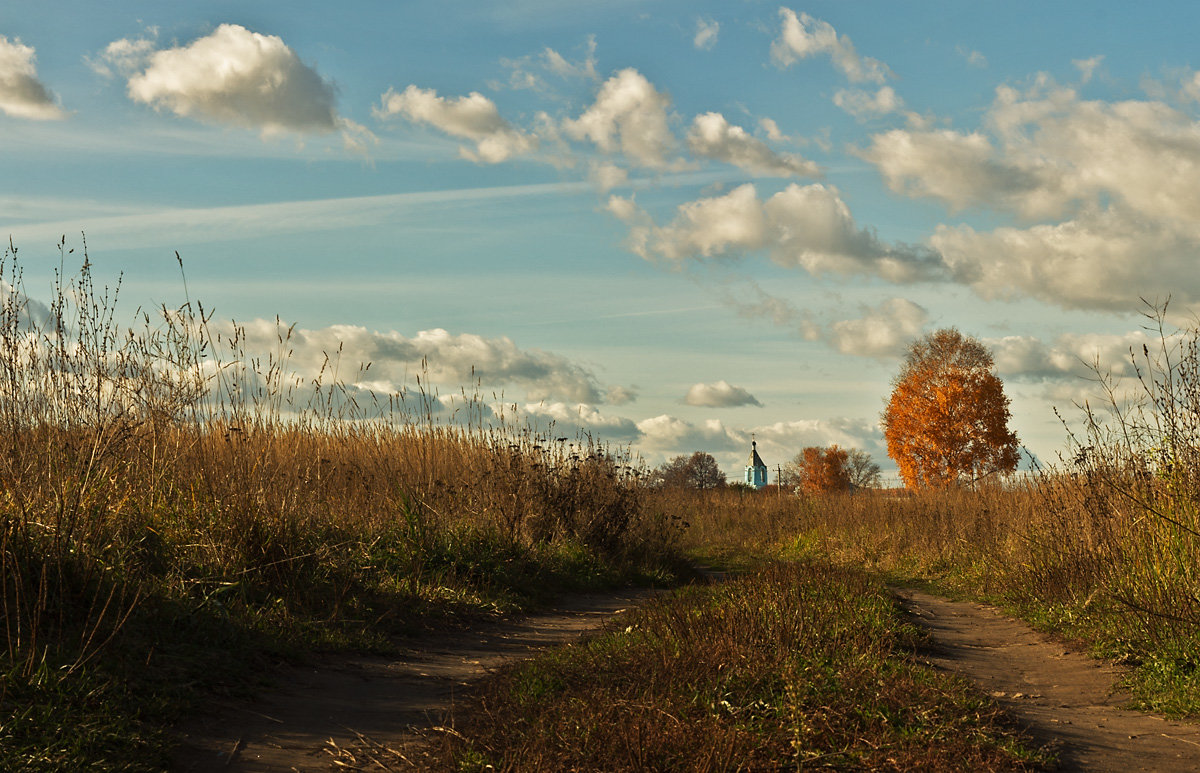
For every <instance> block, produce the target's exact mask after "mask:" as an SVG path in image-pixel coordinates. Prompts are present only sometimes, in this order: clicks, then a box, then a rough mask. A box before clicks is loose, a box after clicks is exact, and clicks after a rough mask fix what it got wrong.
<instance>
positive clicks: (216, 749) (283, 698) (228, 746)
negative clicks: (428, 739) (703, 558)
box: [174, 590, 654, 773]
mask: <svg viewBox="0 0 1200 773" xmlns="http://www.w3.org/2000/svg"><path fill="white" fill-rule="evenodd" d="M652 595H654V591H649V590H628V591H622V592H617V593H605V594H594V595H584V596H576V597H573V598H571V599H569V600H567V601H564V602H563V604H561V605H560V606H558V607H556V608H555V609H552V610H550V611H548V612H544V613H541V614H538V615H533V616H530V617H526V618H523V619H521V620H517V621H514V622H507V623H499V624H494V625H489V626H486V627H484V628H483V629H479V630H472V631H469V632H461V633H455V634H439V635H433V636H426V637H422V638H421V639H419V640H415V641H413V642H412V644H411V650H410V651H408V652H406V653H404V654H403V655H402V656H399V657H387V658H383V657H366V656H362V657H336V658H332V657H331V658H327V659H325V660H324V661H322V662H319V663H314V664H312V665H310V666H307V667H294V668H288V669H285V670H284V671H282V672H281V673H279V674H277V675H275V676H274V678H273V679H272V681H273V682H275V684H277V685H278V687H276V688H275V689H273V690H270V691H268V692H266V693H264V694H263V695H261V696H259V697H258V698H256V699H255V700H253V701H245V702H238V703H230V704H228V705H224V706H216V707H213V708H212V709H211V710H210V711H208V712H206V714H205V716H202V717H199V718H197V719H196V720H194V721H192V722H191V723H188V724H187V725H185V726H184V727H182V728H180V737H181V744H180V746H179V748H178V749H177V751H176V753H175V755H174V769H175V770H177V771H186V772H188V773H191V772H195V773H208V772H209V771H222V772H225V771H245V772H247V773H250V772H253V771H291V770H300V771H318V770H319V771H326V770H330V769H331V768H334V767H335V762H334V761H335V759H336V760H339V761H341V762H343V763H346V762H350V761H353V762H354V763H355V764H354V767H356V768H359V767H360V766H361V768H362V769H368V770H370V769H376V770H380V769H389V768H390V769H404V768H405V767H407V766H406V765H404V761H403V759H401V757H400V756H399V755H398V754H397V752H402V750H403V748H404V745H405V744H406V742H410V741H412V740H413V738H414V736H413V734H412V732H411V731H410V730H409V728H410V726H413V725H417V726H421V725H427V724H429V722H430V720H431V719H432V720H434V722H436V721H437V719H438V716H439V715H440V713H441V712H442V711H444V710H445V709H446V708H447V707H448V706H449V705H450V704H452V702H453V700H454V697H455V695H456V694H457V693H458V692H460V691H461V690H462V689H463V688H465V687H466V686H467V685H469V684H470V683H471V682H472V681H474V680H475V679H478V678H479V677H481V676H483V675H484V674H485V673H486V672H487V670H488V669H489V668H493V667H496V666H499V665H500V664H502V663H505V662H508V661H511V660H516V659H520V658H524V657H529V656H530V655H532V654H534V653H536V652H537V651H539V650H541V649H544V648H546V647H550V646H554V645H557V644H563V643H566V642H569V641H574V640H576V639H578V638H579V636H580V635H581V634H582V633H584V632H586V631H590V630H594V629H596V628H598V627H599V626H600V625H601V624H602V623H603V622H604V621H606V620H608V619H609V618H611V617H612V616H614V615H615V614H617V613H619V612H620V611H622V610H624V609H626V608H629V607H633V606H636V605H638V604H640V603H642V602H644V601H646V600H647V599H648V598H650V597H651V596H652ZM373 758H374V759H378V760H380V761H382V762H383V763H384V765H380V764H375V763H374V762H373ZM385 765H386V767H385Z"/></svg>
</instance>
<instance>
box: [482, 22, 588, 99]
mask: <svg viewBox="0 0 1200 773" xmlns="http://www.w3.org/2000/svg"><path fill="white" fill-rule="evenodd" d="M585 51H586V53H585V54H584V57H583V59H581V60H579V61H571V60H570V59H567V58H566V57H565V56H563V55H562V54H560V53H559V52H558V51H556V50H554V49H553V48H550V47H549V46H547V47H546V48H544V49H542V52H541V53H540V54H536V55H529V56H523V57H521V58H519V59H501V60H500V63H501V64H502V65H504V66H505V67H507V68H509V70H510V71H511V72H510V73H509V79H508V83H509V86H510V87H512V88H514V89H533V90H535V91H542V92H545V91H548V90H549V87H548V86H547V84H546V81H545V79H544V78H543V74H545V73H548V74H551V75H554V76H556V77H558V78H562V79H568V80H570V79H577V78H578V79H584V80H590V81H598V80H599V79H600V76H599V75H598V74H597V73H596V36H595V35H589V36H588V38H587V42H586V44H585Z"/></svg>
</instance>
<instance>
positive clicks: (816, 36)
mask: <svg viewBox="0 0 1200 773" xmlns="http://www.w3.org/2000/svg"><path fill="white" fill-rule="evenodd" d="M779 16H780V18H782V19H783V26H782V28H781V29H780V31H779V37H778V38H776V40H775V41H774V42H773V43H772V44H771V60H772V61H773V62H775V64H776V65H777V66H778V67H781V68H783V67H789V66H790V65H792V64H793V63H795V62H796V61H798V60H800V59H807V58H808V57H810V56H815V55H817V54H828V55H829V57H830V59H832V60H833V64H834V66H835V67H837V68H838V69H839V70H841V72H842V74H844V75H845V76H846V77H847V78H848V79H850V80H851V81H853V82H855V83H860V82H863V81H867V82H870V83H877V84H880V85H882V84H883V83H884V82H885V81H886V80H887V76H888V74H889V72H890V71H889V70H888V67H887V65H885V64H884V63H883V62H880V61H879V60H877V59H872V58H870V57H866V56H860V55H859V53H858V52H857V51H856V50H855V49H854V44H853V43H851V42H850V38H848V37H846V36H845V35H839V34H838V33H837V30H835V29H834V28H833V26H832V25H831V24H829V23H828V22H825V21H821V20H820V19H814V18H813V17H811V16H809V15H808V14H807V13H802V14H800V15H799V16H796V12H795V11H793V10H791V9H790V8H780V9H779Z"/></svg>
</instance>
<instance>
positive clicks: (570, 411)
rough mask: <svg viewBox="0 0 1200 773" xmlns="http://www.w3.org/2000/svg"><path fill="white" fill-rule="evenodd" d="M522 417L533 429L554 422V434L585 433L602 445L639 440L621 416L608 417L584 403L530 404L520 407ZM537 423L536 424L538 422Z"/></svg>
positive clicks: (632, 426)
mask: <svg viewBox="0 0 1200 773" xmlns="http://www.w3.org/2000/svg"><path fill="white" fill-rule="evenodd" d="M522 410H523V412H524V418H525V419H526V420H528V421H530V423H531V424H533V425H534V426H538V425H540V424H542V423H543V422H545V421H547V420H548V421H552V422H554V433H555V434H559V433H563V434H565V435H567V436H569V437H570V436H574V435H576V434H580V433H586V434H589V435H592V436H594V438H595V439H596V440H598V441H600V442H604V443H633V442H636V441H637V440H638V438H640V437H641V432H640V431H639V430H638V426H637V424H636V423H635V422H634V421H633V420H632V419H629V418H626V417H624V416H608V415H605V414H604V413H602V412H601V411H599V410H597V409H596V408H595V407H594V406H591V405H584V404H579V403H576V404H568V403H562V402H555V403H530V404H528V405H525V406H522ZM539 420H540V421H539Z"/></svg>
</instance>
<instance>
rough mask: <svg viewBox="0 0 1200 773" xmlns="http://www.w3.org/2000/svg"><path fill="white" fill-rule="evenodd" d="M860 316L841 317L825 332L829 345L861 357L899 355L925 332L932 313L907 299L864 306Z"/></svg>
mask: <svg viewBox="0 0 1200 773" xmlns="http://www.w3.org/2000/svg"><path fill="white" fill-rule="evenodd" d="M862 312H863V316H861V317H859V318H857V319H845V320H839V321H837V322H834V323H832V324H830V325H829V326H828V327H827V328H826V329H825V331H824V337H825V338H826V340H828V341H829V344H830V345H831V346H833V347H834V348H835V349H837V350H838V351H839V352H842V353H843V354H854V355H857V356H860V357H899V356H901V355H902V354H903V353H904V351H905V349H906V348H907V347H908V345H909V344H910V343H911V342H912V341H913V340H914V339H916V338H917V337H918V336H920V335H921V332H922V331H923V330H924V328H925V324H926V323H927V322H928V321H929V313H928V312H927V311H926V310H925V309H924V308H923V307H921V306H919V305H918V304H915V303H913V302H912V301H910V300H906V299H904V298H892V299H891V300H888V301H885V302H884V303H882V304H880V305H879V306H875V307H866V308H864V309H862Z"/></svg>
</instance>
